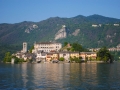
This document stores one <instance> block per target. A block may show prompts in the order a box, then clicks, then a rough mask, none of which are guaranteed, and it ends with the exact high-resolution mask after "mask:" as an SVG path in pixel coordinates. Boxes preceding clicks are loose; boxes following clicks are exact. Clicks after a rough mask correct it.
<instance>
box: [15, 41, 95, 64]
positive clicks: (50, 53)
mask: <svg viewBox="0 0 120 90" xmlns="http://www.w3.org/2000/svg"><path fill="white" fill-rule="evenodd" d="M68 46H69V47H70V45H68ZM61 48H62V44H61V43H56V42H41V43H35V44H34V49H33V50H32V53H29V52H27V43H26V42H23V49H22V50H21V51H18V52H17V53H15V54H14V56H16V57H17V58H21V59H24V60H25V61H27V60H28V59H30V60H33V61H34V62H39V61H40V62H41V61H43V62H50V61H52V60H59V59H60V58H64V60H65V61H67V62H69V61H70V59H71V58H80V57H81V58H82V60H86V58H87V60H91V59H92V60H94V59H96V57H97V55H96V52H77V51H76V52H71V51H66V50H65V51H64V50H63V51H61Z"/></svg>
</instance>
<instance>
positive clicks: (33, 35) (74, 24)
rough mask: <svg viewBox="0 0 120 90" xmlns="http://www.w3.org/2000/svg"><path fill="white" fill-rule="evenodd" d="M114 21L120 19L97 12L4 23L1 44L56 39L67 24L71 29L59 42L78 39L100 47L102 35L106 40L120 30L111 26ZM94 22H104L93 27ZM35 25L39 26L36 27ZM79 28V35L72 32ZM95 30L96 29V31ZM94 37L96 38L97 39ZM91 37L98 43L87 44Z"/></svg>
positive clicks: (77, 40) (1, 27)
mask: <svg viewBox="0 0 120 90" xmlns="http://www.w3.org/2000/svg"><path fill="white" fill-rule="evenodd" d="M114 23H118V24H119V23H120V19H115V18H110V17H105V16H101V15H97V14H94V15H90V16H83V15H77V16H75V17H72V18H60V17H50V18H48V19H46V20H43V21H39V22H32V21H23V22H20V23H15V24H6V23H3V24H0V42H1V44H20V43H22V42H24V41H26V42H28V43H30V44H32V43H34V41H38V42H40V41H54V38H55V34H56V33H57V32H58V31H59V30H60V29H61V28H62V25H66V27H67V29H68V31H69V32H68V33H67V37H66V38H64V39H60V40H58V41H59V42H62V43H63V42H64V41H68V42H73V41H76V42H79V43H81V42H83V43H82V44H83V45H84V46H86V47H89V46H90V47H95V46H96V47H98V42H99V39H100V38H101V37H104V38H102V39H103V40H102V41H103V42H104V41H105V40H107V39H106V38H105V35H106V36H107V34H109V32H113V33H116V32H119V31H118V30H119V27H114V26H111V25H113V24H114ZM92 24H96V25H97V24H102V27H97V28H93V27H92ZM106 24H109V26H105V25H106ZM35 26H36V27H38V28H34V27H35ZM77 29H80V32H79V34H76V35H77V36H73V35H72V33H74V32H75V30H77ZM104 29H105V30H104ZM25 30H26V31H25ZM93 30H95V32H94V31H93ZM100 30H101V31H103V33H102V32H100ZM113 30H114V31H115V32H114V31H113ZM96 31H98V33H100V34H98V33H97V32H96ZM94 33H95V34H94ZM105 33H106V34H105ZM110 34H111V33H110ZM101 35H103V36H101ZM111 37H112V36H111ZM117 37H119V36H117ZM72 38H73V39H72ZM94 38H96V40H95V39H94ZM69 39H71V40H72V41H71V40H69ZM89 39H90V40H93V42H96V44H95V43H94V44H93V45H91V44H90V45H89V46H87V42H89V43H90V40H89ZM109 39H110V38H109ZM118 41H119V40H117V42H116V43H115V44H113V43H107V44H103V45H109V44H111V45H110V46H115V45H116V44H118V43H120V42H118Z"/></svg>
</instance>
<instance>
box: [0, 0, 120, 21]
mask: <svg viewBox="0 0 120 90" xmlns="http://www.w3.org/2000/svg"><path fill="white" fill-rule="evenodd" d="M93 14H99V15H103V16H106V17H113V18H118V19H120V0H0V23H18V22H22V21H34V22H39V21H41V20H45V19H47V18H50V17H56V16H58V17H67V18H70V17H75V16H77V15H84V16H89V15H93Z"/></svg>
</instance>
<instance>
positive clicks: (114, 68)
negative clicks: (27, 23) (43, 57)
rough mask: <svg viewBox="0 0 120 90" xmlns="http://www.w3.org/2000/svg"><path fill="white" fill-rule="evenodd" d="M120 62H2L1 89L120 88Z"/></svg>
mask: <svg viewBox="0 0 120 90" xmlns="http://www.w3.org/2000/svg"><path fill="white" fill-rule="evenodd" d="M119 65H120V63H114V64H101V63H98V64H97V63H81V64H78V63H71V64H69V63H65V64H56V63H55V64H53V63H44V64H27V63H26V64H4V65H3V64H1V65H0V89H23V90H24V89H25V90H26V89H29V90H34V89H38V90H40V89H45V90H51V89H52V90H53V89H55V90H56V89H61V90H66V89H71V90H79V89H80V90H81V89H82V90H104V89H106V90H109V89H113V90H117V89H120V77H119V76H120V68H118V67H119Z"/></svg>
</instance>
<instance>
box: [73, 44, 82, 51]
mask: <svg viewBox="0 0 120 90" xmlns="http://www.w3.org/2000/svg"><path fill="white" fill-rule="evenodd" d="M72 51H84V48H83V47H82V46H81V45H80V44H78V43H73V44H72Z"/></svg>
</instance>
